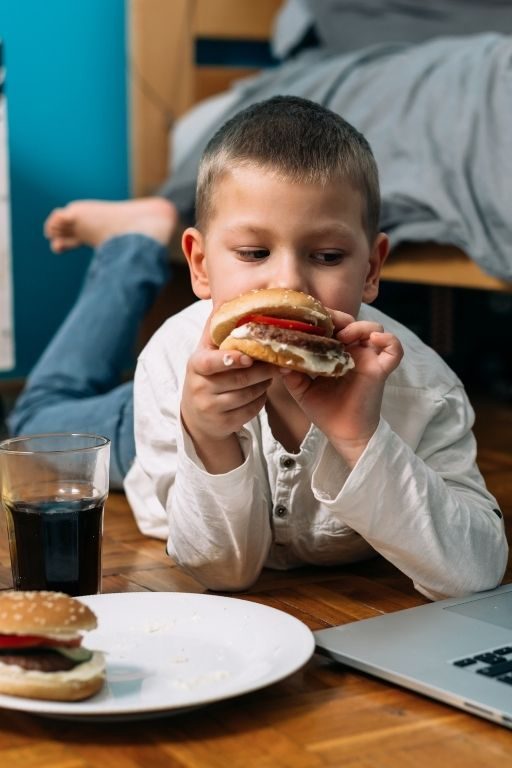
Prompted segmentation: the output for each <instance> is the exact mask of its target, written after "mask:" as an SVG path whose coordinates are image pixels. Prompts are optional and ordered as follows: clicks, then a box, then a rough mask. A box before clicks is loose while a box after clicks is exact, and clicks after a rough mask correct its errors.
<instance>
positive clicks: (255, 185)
mask: <svg viewBox="0 0 512 768" xmlns="http://www.w3.org/2000/svg"><path fill="white" fill-rule="evenodd" d="M183 250H184V252H185V255H186V256H187V259H188V262H189V266H190V270H191V276H192V286H193V288H194V292H195V293H196V295H197V296H199V298H202V299H206V298H211V299H212V300H213V304H214V307H217V306H219V305H220V304H222V303H223V302H224V301H227V300H228V299H232V298H234V297H235V296H238V295H239V294H241V293H244V292H245V291H248V290H251V289H253V288H274V287H282V288H292V289H295V290H298V291H304V292H305V293H309V294H311V295H312V296H314V297H315V298H317V299H319V300H320V301H321V302H322V303H323V304H324V305H325V306H326V307H327V308H329V309H337V310H341V311H343V312H348V313H349V314H351V315H353V316H357V313H358V311H359V307H360V304H361V301H365V302H370V301H373V300H374V299H375V298H376V296H377V293H378V283H379V274H380V268H381V266H382V263H383V261H384V259H385V257H386V255H387V252H388V240H387V237H386V236H385V235H383V234H381V235H379V236H378V237H377V239H376V241H375V243H373V244H372V245H371V246H370V245H369V243H368V240H367V236H366V232H365V230H364V228H363V202H362V198H361V195H360V193H358V192H357V191H355V190H354V189H353V188H352V186H351V185H350V184H349V183H348V182H346V181H333V182H331V183H329V184H328V185H326V186H320V185H316V184H315V185H314V184H296V183H294V182H291V181H290V180H287V179H286V178H282V177H278V176H275V175H273V174H272V173H269V172H268V171H266V170H264V169H261V168H259V167H257V166H245V167H240V168H237V169H234V170H232V171H230V172H229V173H227V174H226V175H225V177H224V178H223V179H221V180H220V181H219V182H218V183H217V186H216V188H215V190H214V199H213V210H212V214H211V216H210V219H209V221H208V225H207V228H206V231H204V232H202V233H200V232H199V231H198V230H197V229H194V228H190V229H187V230H186V231H185V233H184V235H183Z"/></svg>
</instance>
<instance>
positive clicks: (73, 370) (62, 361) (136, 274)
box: [8, 234, 169, 489]
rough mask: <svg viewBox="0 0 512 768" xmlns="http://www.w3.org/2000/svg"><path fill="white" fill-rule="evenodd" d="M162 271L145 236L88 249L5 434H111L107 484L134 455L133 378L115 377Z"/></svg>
mask: <svg viewBox="0 0 512 768" xmlns="http://www.w3.org/2000/svg"><path fill="white" fill-rule="evenodd" d="M168 276H169V267H168V254H167V249H166V248H165V247H163V246H162V245H160V244H159V243H157V242H156V241H155V240H152V239H151V238H149V237H146V236H145V235H138V234H130V235H122V236H120V237H115V238H112V239H111V240H108V241H107V242H105V243H104V244H103V245H101V246H100V247H99V248H98V249H97V250H96V252H95V254H94V257H93V259H92V261H91V264H90V266H89V269H88V272H87V275H86V278H85V282H84V285H83V288H82V291H81V293H80V295H79V297H78V299H77V301H76V303H75V305H74V307H73V308H72V310H71V312H70V313H69V315H68V316H67V318H66V319H65V321H64V323H63V325H62V326H61V328H60V329H59V331H58V332H57V334H56V335H55V337H54V338H53V339H52V341H51V342H50V344H49V345H48V347H47V349H46V350H45V352H44V353H43V355H42V357H41V359H40V360H39V361H38V363H37V365H36V366H35V368H34V369H33V371H32V372H31V374H30V376H29V377H28V379H27V383H26V386H25V389H24V390H23V392H22V393H21V395H20V397H19V398H18V400H17V402H16V404H15V406H14V409H13V410H12V412H11V414H10V416H9V418H8V426H9V430H10V432H11V434H13V435H21V434H41V433H45V432H94V433H96V434H100V435H104V436H105V437H109V438H110V440H111V441H112V446H111V458H110V487H111V488H112V489H119V488H122V485H123V478H124V476H125V474H126V472H127V471H128V469H129V467H130V464H131V462H132V461H133V458H134V456H135V441H134V436H133V382H131V381H128V382H125V383H120V382H121V376H122V368H123V365H125V364H126V360H127V359H128V358H129V356H130V353H132V352H133V350H134V346H135V341H136V337H137V332H138V329H139V326H140V322H141V320H142V318H143V317H144V315H145V313H146V311H147V309H148V308H149V307H150V306H151V303H152V302H153V300H154V298H155V296H156V294H157V293H158V291H159V290H160V288H161V287H162V286H163V285H164V283H165V282H166V280H167V279H168Z"/></svg>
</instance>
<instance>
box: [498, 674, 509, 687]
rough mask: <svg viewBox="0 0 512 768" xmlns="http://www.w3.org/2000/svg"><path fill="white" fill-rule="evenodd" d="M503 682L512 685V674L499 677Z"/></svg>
mask: <svg viewBox="0 0 512 768" xmlns="http://www.w3.org/2000/svg"><path fill="white" fill-rule="evenodd" d="M497 679H498V680H500V682H502V683H508V684H509V685H512V675H502V676H501V677H498V678H497Z"/></svg>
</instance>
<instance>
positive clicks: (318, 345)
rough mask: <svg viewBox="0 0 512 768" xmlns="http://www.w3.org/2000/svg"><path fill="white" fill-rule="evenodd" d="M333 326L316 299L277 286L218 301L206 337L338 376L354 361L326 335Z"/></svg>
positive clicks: (305, 370)
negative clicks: (220, 303)
mask: <svg viewBox="0 0 512 768" xmlns="http://www.w3.org/2000/svg"><path fill="white" fill-rule="evenodd" d="M333 332H334V326H333V322H332V319H331V316H330V315H329V313H328V311H327V310H326V309H325V307H324V306H323V304H321V302H319V301H318V300H317V299H315V298H313V296H309V295H308V294H306V293H301V292H300V291H293V290H289V289H283V288H267V289H257V290H253V291H249V292H248V293H244V294H242V295H241V296H237V297H236V298H234V299H231V301H227V302H226V303H225V304H222V305H221V306H220V307H219V308H218V309H217V310H216V312H214V314H213V315H212V318H211V321H210V335H211V338H212V341H213V343H214V344H215V345H216V346H218V347H220V349H226V350H227V349H236V350H238V351H239V352H244V353H245V354H246V355H249V357H252V358H254V359H255V360H263V361H264V362H267V363H272V364H273V365H278V366H280V367H281V368H290V369H291V370H294V371H301V372H302V373H307V374H309V375H310V376H343V375H344V374H345V373H346V372H347V371H349V370H350V369H351V368H353V367H354V361H353V360H352V357H351V356H350V355H349V354H348V352H346V351H345V349H344V346H343V344H342V343H341V342H340V341H338V340H337V339H333V338H332V335H333Z"/></svg>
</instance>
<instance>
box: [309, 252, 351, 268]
mask: <svg viewBox="0 0 512 768" xmlns="http://www.w3.org/2000/svg"><path fill="white" fill-rule="evenodd" d="M344 255H345V254H344V253H343V252H342V251H316V252H315V253H312V254H311V258H312V259H313V261H317V262H319V263H320V264H327V265H331V264H339V263H340V262H341V261H342V260H343V256H344Z"/></svg>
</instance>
